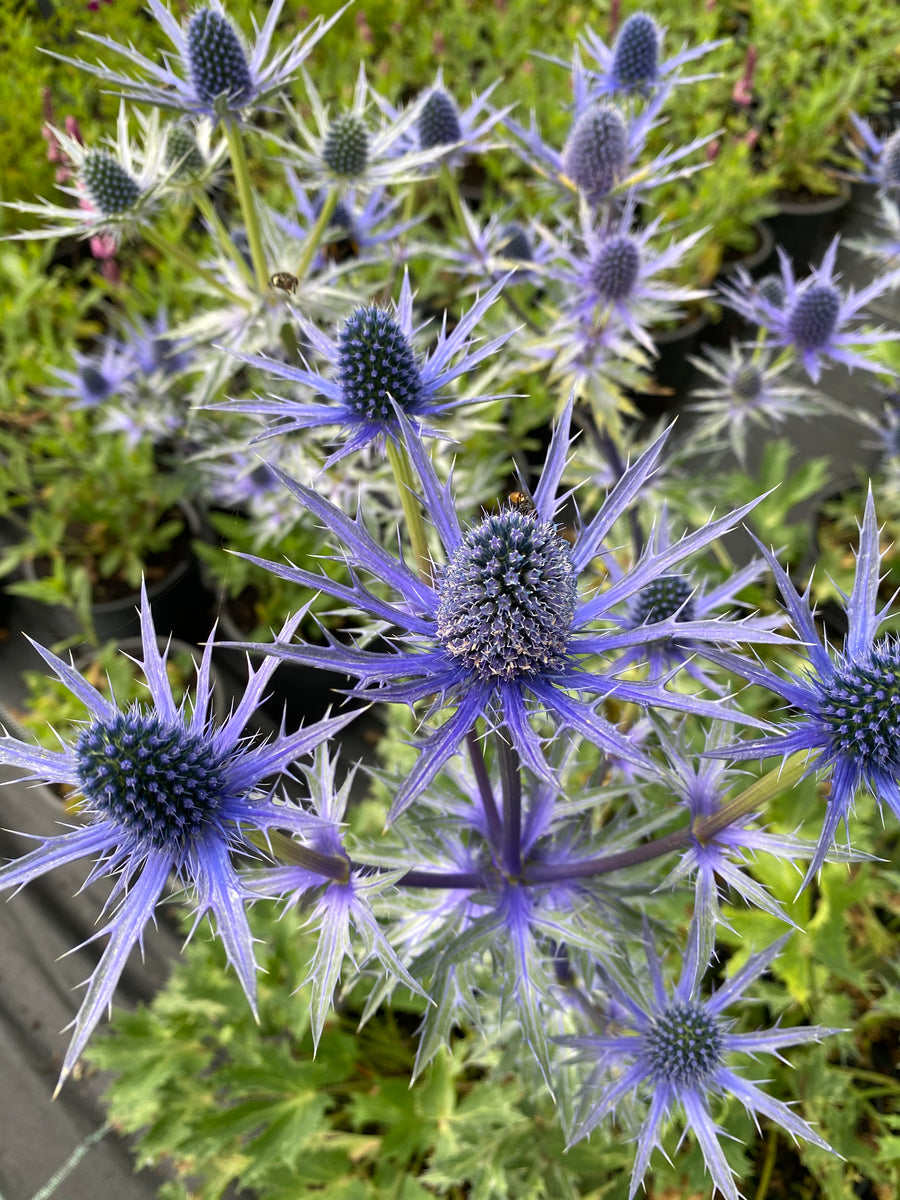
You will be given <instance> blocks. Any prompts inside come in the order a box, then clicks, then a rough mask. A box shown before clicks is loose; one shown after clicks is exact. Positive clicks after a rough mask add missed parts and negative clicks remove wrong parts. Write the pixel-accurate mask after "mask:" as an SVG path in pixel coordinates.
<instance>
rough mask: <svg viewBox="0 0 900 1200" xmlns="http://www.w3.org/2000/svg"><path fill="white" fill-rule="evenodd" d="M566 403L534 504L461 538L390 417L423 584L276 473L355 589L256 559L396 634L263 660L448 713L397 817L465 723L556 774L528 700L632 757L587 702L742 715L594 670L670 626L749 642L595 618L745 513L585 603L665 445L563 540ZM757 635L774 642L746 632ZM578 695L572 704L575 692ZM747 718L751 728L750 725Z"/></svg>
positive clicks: (423, 753)
mask: <svg viewBox="0 0 900 1200" xmlns="http://www.w3.org/2000/svg"><path fill="white" fill-rule="evenodd" d="M570 417H571V405H568V406H567V408H566V410H565V413H564V416H563V418H562V420H561V421H560V423H559V425H558V426H557V428H556V430H555V431H554V435H553V439H552V443H551V446H550V449H549V452H548V459H547V463H546V465H545V468H544V473H543V477H542V479H541V482H540V484H539V486H538V488H537V489H536V490H535V494H534V510H533V512H532V511H522V510H520V509H519V508H517V507H515V506H510V507H504V508H503V509H502V510H501V511H500V512H499V513H494V514H488V515H487V516H484V517H483V518H482V519H481V520H480V521H478V522H476V523H475V524H474V525H472V526H471V527H470V528H469V529H468V530H465V531H464V530H463V529H462V528H461V526H460V522H459V517H458V515H457V510H456V505H455V503H454V501H453V498H452V496H451V493H450V489H449V487H444V486H442V485H441V484H440V482H439V481H438V479H437V477H436V475H435V472H434V468H433V467H432V465H431V460H430V458H429V456H428V454H427V453H426V451H425V448H424V446H423V444H422V443H421V441H420V440H419V438H418V437H417V436H416V434H415V432H414V430H413V429H412V428H411V427H410V425H409V423H408V422H407V421H406V420H405V418H403V417H402V415H400V416H398V421H399V422H400V425H401V428H403V430H404V442H405V445H406V447H407V449H408V451H409V453H410V455H411V456H412V458H413V461H414V464H415V469H416V471H417V473H418V475H419V478H420V481H421V484H422V499H423V502H424V506H425V509H426V512H427V513H428V516H429V517H430V519H431V521H432V522H433V523H434V526H435V529H436V531H437V533H438V535H439V537H440V541H441V545H442V549H443V562H442V563H441V565H440V566H438V567H437V569H436V573H435V578H434V582H433V583H426V582H424V581H423V580H421V579H420V578H419V577H418V576H417V575H416V574H414V573H413V572H412V571H411V570H410V568H409V567H408V566H407V565H406V563H405V562H404V561H403V560H402V558H401V559H395V558H394V557H393V556H392V555H390V554H388V553H387V552H386V551H385V549H384V548H383V546H381V545H380V544H379V543H378V542H376V541H375V540H374V539H373V538H372V537H371V535H370V534H369V533H368V532H367V531H366V530H365V528H364V526H363V524H362V521H361V520H359V519H358V520H352V519H350V518H349V517H347V516H345V514H344V513H342V512H341V511H340V510H339V509H337V508H335V507H334V506H333V505H331V504H329V503H328V502H327V501H325V500H323V499H322V498H321V497H320V496H319V495H318V494H317V493H316V492H315V491H313V490H312V489H310V488H306V487H302V486H301V485H299V484H296V483H294V482H293V481H292V480H290V479H287V478H285V484H286V486H287V487H288V488H289V489H290V491H291V493H292V495H293V496H295V497H296V499H297V500H298V501H299V502H300V503H301V504H302V505H304V507H306V508H307V509H309V511H310V512H312V513H313V514H315V515H316V516H317V517H319V518H320V519H321V521H322V522H323V524H325V525H326V526H327V527H328V528H329V529H330V530H331V531H332V533H334V534H335V535H336V536H337V537H338V538H339V539H340V541H341V542H343V543H344V547H345V549H344V554H345V557H346V560H347V562H348V565H349V566H350V567H351V569H352V571H353V574H354V582H353V586H352V587H345V586H343V585H339V584H335V583H333V582H331V581H330V580H328V579H326V578H325V577H324V576H321V575H319V574H316V573H314V572H310V571H306V570H302V569H300V568H298V567H292V566H285V565H280V564H278V563H271V562H264V561H262V560H259V559H252V561H255V562H257V563H259V565H262V566H265V567H266V568H267V569H268V570H271V571H274V572H275V573H276V574H278V575H281V576H282V577H283V578H286V579H290V580H294V581H295V582H298V583H301V584H303V585H304V586H307V587H312V588H314V589H316V590H318V589H321V590H323V591H324V592H326V593H327V594H330V595H333V596H335V597H336V598H338V599H340V600H343V601H345V602H348V603H349V604H351V605H352V606H353V607H355V608H357V609H360V610H362V611H364V612H367V613H369V614H371V615H372V616H375V617H376V618H377V619H379V620H383V621H386V622H387V623H388V625H389V626H391V627H393V628H394V629H395V630H396V631H397V634H396V636H397V638H398V640H399V641H400V647H399V648H398V649H397V650H396V651H392V652H387V653H376V652H373V651H369V650H357V649H355V648H348V647H345V646H340V645H336V644H332V645H329V646H326V647H314V646H305V645H302V644H293V645H290V644H279V643H275V644H273V645H272V646H269V647H268V648H267V650H268V651H269V652H271V653H276V654H280V655H282V656H283V657H285V658H287V659H296V660H297V661H299V662H311V663H321V664H323V665H324V664H326V663H327V664H330V665H331V666H333V667H334V668H335V669H337V670H341V671H344V672H346V673H347V674H349V675H351V676H354V677H356V678H358V679H359V680H360V681H361V682H362V688H361V689H360V694H368V693H369V692H375V693H377V694H378V695H379V697H380V698H382V699H385V700H389V701H398V702H400V703H408V704H410V705H413V704H415V703H416V702H417V701H419V700H425V699H427V698H430V699H431V700H432V701H433V704H434V708H435V710H437V709H439V708H443V707H445V706H447V705H454V706H455V711H454V712H453V714H452V716H450V717H449V718H448V719H447V720H446V721H445V722H444V723H443V724H442V725H441V726H439V727H438V728H436V729H434V730H433V731H432V732H431V733H430V734H429V735H428V736H427V738H426V739H425V740H424V741H423V742H421V743H420V754H419V758H418V761H417V763H416V765H415V767H414V768H413V770H412V771H411V772H410V773H409V775H408V776H407V778H406V779H405V780H404V781H403V783H402V784H401V786H400V788H399V790H398V792H397V795H396V798H395V803H394V807H393V815H396V814H397V813H399V812H400V811H402V809H404V808H405V807H406V806H407V805H408V804H409V803H410V802H411V801H412V800H413V798H414V797H415V796H416V795H417V794H418V792H419V791H421V789H422V788H424V787H425V786H426V785H427V784H428V783H429V782H430V781H431V779H433V778H434V776H435V775H436V774H437V772H438V771H439V770H440V768H441V766H442V765H443V764H444V763H445V762H446V761H447V760H448V759H449V758H451V757H452V756H453V755H454V754H455V753H456V752H457V749H458V747H459V745H460V742H461V741H462V739H463V738H464V737H465V736H466V735H467V734H468V733H469V732H470V731H471V730H472V729H473V728H474V726H475V723H476V721H477V720H478V719H479V718H481V717H486V718H487V719H488V721H489V723H490V724H491V725H495V726H500V725H502V726H505V728H506V729H507V730H508V734H509V738H510V741H511V742H512V744H513V745H514V746H515V747H516V749H517V751H518V753H519V755H520V757H521V759H522V761H523V762H524V764H525V765H526V766H527V767H528V768H529V770H531V771H532V772H533V773H534V774H535V775H537V776H539V777H541V778H544V779H548V778H551V779H552V773H550V772H549V768H548V766H547V762H546V759H545V757H544V753H543V749H542V739H541V738H540V737H539V735H538V734H537V732H536V731H535V730H534V729H533V728H532V726H531V723H530V704H529V701H533V702H534V704H536V706H537V707H538V708H539V709H540V710H541V711H542V712H544V713H545V714H546V715H547V716H549V717H550V718H551V719H553V720H554V722H555V723H556V724H557V725H558V726H559V727H562V728H566V729H570V730H573V731H576V732H578V733H580V734H582V735H583V736H584V737H586V738H587V739H588V740H589V741H591V742H593V743H594V744H596V745H598V746H600V747H602V748H603V749H605V750H607V751H608V752H609V753H612V754H616V755H618V756H619V757H621V758H622V759H624V760H626V761H635V760H636V759H637V760H639V761H642V756H641V755H640V754H639V753H638V752H636V751H635V749H634V748H633V746H632V745H631V744H630V742H629V741H628V739H627V737H625V736H623V735H622V734H621V733H620V732H619V731H618V730H617V729H616V728H615V727H614V726H613V725H612V724H611V723H610V722H609V721H607V720H606V719H605V717H603V716H602V715H600V714H599V713H598V712H597V711H596V705H597V701H598V700H599V699H601V698H602V697H605V696H609V695H613V694H615V695H616V697H617V698H619V699H621V700H625V701H627V700H632V701H634V702H635V703H637V704H639V705H641V706H642V707H647V706H648V705H662V706H664V707H672V708H677V709H682V710H685V711H689V712H695V713H698V714H707V715H712V716H717V717H719V718H724V719H735V718H736V719H739V720H744V719H745V718H743V717H740V716H738V715H737V714H734V713H732V712H731V711H730V710H729V709H728V708H727V707H725V706H724V705H723V704H721V703H718V702H707V701H703V700H699V699H697V698H695V697H692V696H686V695H682V694H679V693H677V692H674V691H670V690H668V689H667V688H666V687H665V686H664V682H665V681H662V682H660V681H655V682H652V681H651V682H640V683H632V682H630V681H625V680H621V679H619V678H614V677H613V671H614V670H615V668H614V667H612V668H611V669H610V671H609V673H608V674H607V673H605V672H603V671H601V670H599V669H598V667H597V661H598V660H597V656H604V657H606V658H607V660H608V659H609V657H610V656H611V655H612V654H613V652H616V651H620V650H622V649H624V648H625V647H628V646H633V645H638V644H641V645H643V644H646V643H649V642H651V641H653V640H654V639H655V638H658V637H660V636H668V635H669V634H671V633H674V632H676V631H677V632H679V633H681V634H682V635H683V636H685V637H697V638H699V639H702V640H705V639H707V638H708V639H710V640H712V641H714V642H717V641H721V642H722V643H723V644H729V643H734V642H739V641H742V640H743V639H744V638H745V637H746V636H747V635H746V632H745V631H744V629H743V628H742V626H741V625H740V624H734V625H733V624H730V623H727V622H723V621H695V622H686V623H684V624H682V625H681V626H680V628H677V629H676V626H675V622H674V621H672V620H670V621H668V622H665V621H664V622H660V623H659V624H658V625H654V626H641V627H639V628H636V629H633V630H625V631H609V632H606V631H601V630H598V628H597V622H598V621H607V620H610V619H614V618H612V614H613V613H614V612H615V610H616V608H617V607H618V606H619V605H620V604H622V603H623V602H625V601H627V600H628V599H630V598H631V597H632V596H634V595H635V594H636V593H637V592H639V591H640V590H641V588H642V587H644V586H645V585H646V584H647V583H649V582H650V581H651V580H652V579H654V578H656V577H658V576H659V575H661V574H664V573H666V572H667V571H669V570H670V569H671V568H672V567H673V566H674V565H675V564H676V563H678V562H681V561H683V560H684V559H685V558H687V557H688V556H689V555H691V554H692V553H694V552H695V551H697V550H699V549H701V548H702V547H703V546H705V545H707V544H708V543H709V542H711V541H712V540H713V539H714V538H716V537H717V536H718V535H719V534H720V533H723V532H724V531H725V530H726V529H728V528H730V527H731V526H732V525H734V524H735V523H737V522H738V521H740V520H741V518H742V517H743V516H744V515H745V514H746V513H747V512H749V511H750V508H752V507H753V505H752V504H750V505H747V506H745V507H743V508H741V509H739V510H737V511H736V512H734V513H731V514H729V515H728V516H726V517H722V518H719V519H718V520H716V521H712V522H710V523H709V524H708V525H707V526H705V527H704V528H703V529H701V530H699V531H697V532H696V533H694V534H692V535H690V536H689V537H685V538H683V539H682V540H681V541H680V542H677V543H676V544H675V545H673V546H670V547H669V548H668V549H667V550H665V551H662V552H660V553H658V554H648V555H646V556H645V557H644V558H643V559H642V560H641V561H640V562H639V563H638V564H636V566H635V567H634V568H633V569H632V570H631V571H630V572H629V573H628V574H627V575H626V576H624V577H623V578H622V579H621V580H619V581H618V582H616V583H614V584H613V585H612V586H611V587H610V588H608V589H606V590H604V591H602V592H600V593H597V594H594V595H591V596H590V597H589V598H586V599H582V598H581V597H580V596H579V593H578V579H579V576H580V575H581V573H582V572H583V571H584V570H585V568H586V567H587V566H588V564H589V563H590V562H591V560H592V559H593V558H594V557H595V556H596V555H597V554H599V553H600V552H601V550H602V549H603V545H604V538H605V537H606V536H607V535H608V534H609V533H610V531H611V529H612V527H613V525H615V524H616V522H617V521H618V520H619V518H620V517H621V516H622V514H623V513H624V512H625V511H626V510H627V508H628V507H629V506H630V504H631V503H632V501H633V500H634V498H635V497H636V496H637V495H638V494H639V493H640V490H641V487H642V485H643V483H644V481H645V480H646V479H647V478H648V477H649V476H650V475H651V474H652V473H653V469H654V467H655V465H656V462H657V460H658V459H659V456H660V454H661V453H662V449H663V443H664V441H665V438H661V439H660V440H659V441H658V442H657V443H656V444H655V445H654V446H653V447H652V448H651V450H650V451H649V452H648V453H647V454H645V455H644V456H643V457H642V458H641V459H640V460H639V461H638V462H637V463H635V464H634V466H633V467H632V468H631V469H630V470H629V471H627V472H626V473H625V475H624V476H623V478H622V479H621V480H620V482H619V484H618V485H617V486H616V487H615V488H614V489H613V491H612V492H611V493H610V495H609V496H608V497H607V500H606V503H605V504H604V505H603V506H602V508H601V509H600V511H599V512H598V513H597V515H596V516H595V517H594V518H593V520H592V521H591V522H590V523H589V524H588V525H587V526H586V527H584V528H582V529H580V531H579V533H578V536H577V538H576V539H575V541H574V544H572V545H570V544H569V542H568V541H567V540H566V539H564V538H563V537H562V536H561V535H560V531H559V528H558V527H557V525H556V523H555V514H556V511H557V506H558V503H559V501H558V499H557V495H556V493H557V488H558V486H559V481H560V478H561V474H562V470H563V467H564V465H565V460H566V454H567V451H568V446H569V436H568V431H569V421H570ZM357 571H364V572H366V573H367V574H369V575H371V576H374V577H375V578H376V579H377V580H379V581H382V583H383V584H386V585H387V586H388V588H389V589H390V591H391V592H393V593H394V595H395V597H396V599H395V600H393V601H387V600H384V599H382V598H381V590H380V589H379V593H378V594H377V595H376V594H375V592H374V591H370V590H369V589H368V588H367V587H365V586H364V585H363V583H362V582H361V581H357V578H356V573H357ZM752 637H753V639H754V640H761V641H779V640H781V639H779V638H778V637H777V636H776V635H773V634H769V633H765V632H758V631H753V633H752ZM572 693H576V694H577V695H572ZM746 719H747V720H750V723H754V722H753V721H752V719H750V718H746Z"/></svg>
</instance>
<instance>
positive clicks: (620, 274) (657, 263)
mask: <svg viewBox="0 0 900 1200" xmlns="http://www.w3.org/2000/svg"><path fill="white" fill-rule="evenodd" d="M634 214H635V198H634V195H630V196H629V197H628V198H627V200H626V202H625V204H624V205H623V207H622V210H621V212H619V213H608V214H606V215H605V217H604V218H603V219H602V220H601V221H599V222H598V221H597V219H596V216H595V214H594V213H593V212H592V211H591V209H590V208H589V207H588V206H587V205H586V204H583V205H582V206H581V213H580V221H579V225H578V227H577V228H574V227H573V226H572V225H571V224H570V223H569V222H567V221H563V222H562V223H561V225H560V229H559V232H558V233H551V232H550V231H549V230H545V231H543V238H542V242H543V245H544V247H545V257H546V260H547V265H546V269H545V271H544V272H543V274H544V275H545V276H546V277H547V278H549V279H552V280H553V281H554V282H556V283H559V284H561V285H562V288H563V295H564V297H565V299H564V300H563V301H562V302H561V309H562V310H563V312H564V313H566V314H567V315H570V316H572V317H573V318H574V319H575V320H576V321H577V322H578V323H579V324H582V325H584V326H587V327H590V328H591V329H592V330H595V331H598V330H600V329H601V328H606V330H608V332H607V334H606V336H607V340H609V339H610V338H611V337H614V336H615V335H616V334H617V333H621V331H622V329H624V330H625V331H626V332H627V333H628V334H630V335H631V337H633V338H634V340H635V341H636V342H638V343H639V344H640V345H641V346H643V347H644V349H645V350H647V351H648V352H649V353H650V354H654V353H655V347H654V343H653V339H652V337H651V336H650V334H649V333H648V332H647V329H648V327H649V326H651V325H654V324H658V323H659V322H660V321H662V320H664V319H666V318H670V317H673V316H677V315H678V313H679V312H680V311H681V310H680V309H679V307H678V306H679V305H681V304H684V303H687V302H688V301H690V300H699V299H702V297H704V296H707V295H709V293H708V292H706V291H703V290H702V289H698V288H689V287H679V286H678V285H676V284H673V283H667V282H665V280H664V279H661V278H659V276H660V275H662V274H663V273H664V272H666V271H671V270H672V268H673V267H676V266H677V265H678V264H679V263H680V262H681V260H682V259H683V257H684V255H685V254H687V252H688V251H689V250H690V249H691V247H692V246H694V245H695V244H696V243H697V241H698V240H699V239H700V238H701V237H703V235H704V233H705V232H706V229H700V230H697V231H696V232H695V233H692V234H690V235H689V236H688V237H686V238H683V239H682V240H681V241H675V240H674V239H670V240H669V244H668V245H667V246H662V245H660V243H661V241H662V237H661V234H662V232H663V230H662V229H661V223H662V221H661V218H660V217H657V218H656V219H655V220H653V221H650V222H649V223H648V224H646V225H644V226H643V227H641V228H635V225H634ZM565 352H566V351H565V350H563V353H565Z"/></svg>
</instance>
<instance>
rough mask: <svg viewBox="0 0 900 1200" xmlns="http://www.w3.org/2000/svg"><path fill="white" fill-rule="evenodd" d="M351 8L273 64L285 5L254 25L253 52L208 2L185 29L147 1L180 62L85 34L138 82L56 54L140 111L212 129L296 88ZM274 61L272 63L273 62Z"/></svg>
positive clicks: (214, 0) (277, 1)
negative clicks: (154, 110)
mask: <svg viewBox="0 0 900 1200" xmlns="http://www.w3.org/2000/svg"><path fill="white" fill-rule="evenodd" d="M347 7H348V6H347V5H345V6H344V8H341V9H339V10H338V11H337V12H336V13H335V14H334V16H333V17H330V18H329V19H328V20H327V21H326V20H325V19H324V18H323V17H316V19H315V20H314V21H313V22H312V23H311V24H310V25H308V26H307V27H306V29H303V30H301V31H300V32H299V33H297V34H295V36H294V37H293V38H292V39H291V40H290V41H289V42H288V43H287V45H284V46H282V48H281V49H280V50H278V51H277V52H276V53H274V54H272V55H271V56H270V50H271V48H272V41H273V38H274V35H275V29H276V26H277V24H278V20H279V18H280V16H281V10H282V9H283V8H284V0H272V3H271V4H270V5H269V10H268V14H267V16H266V19H265V21H264V23H263V26H262V28H261V29H260V28H259V26H258V25H257V24H256V21H255V20H254V21H253V42H252V45H251V46H249V47H248V46H247V44H246V43H245V41H244V39H243V37H242V35H241V34H240V33H239V32H238V30H237V29H236V28H235V26H234V25H233V24H232V22H231V19H230V18H229V17H228V15H227V13H226V11H225V8H224V5H223V4H222V0H209V3H206V4H202V5H200V6H199V7H198V8H195V9H194V11H193V12H192V13H191V15H190V16H189V17H188V19H187V21H186V22H185V23H183V24H182V23H179V21H178V20H177V19H176V17H175V16H174V15H173V13H172V12H171V11H170V9H169V8H168V7H167V6H166V5H165V4H163V3H162V0H147V9H148V11H149V13H150V15H151V17H152V18H154V19H155V20H156V22H157V24H158V25H159V27H160V29H162V31H163V33H165V35H166V36H167V37H168V38H169V40H170V41H171V43H172V45H173V47H174V49H175V54H174V55H172V54H168V55H166V54H164V55H163V57H162V62H161V63H158V62H154V61H153V60H152V59H149V58H147V57H146V56H145V55H143V54H141V52H140V51H139V50H138V49H136V47H135V46H133V45H131V44H130V43H129V44H127V45H123V44H122V43H121V42H117V41H115V40H114V39H113V38H110V37H107V36H106V35H104V34H98V33H85V34H84V36H85V37H87V38H90V40H91V41H92V42H96V43H97V45H98V46H101V47H102V48H103V49H104V50H111V51H113V53H115V54H118V55H120V56H121V57H122V58H124V59H126V60H127V62H128V63H129V64H130V66H131V67H132V68H136V70H137V72H138V74H137V76H133V75H130V74H127V73H125V72H123V71H119V70H115V69H114V68H111V67H107V66H106V65H105V63H103V62H96V63H91V62H85V61H84V60H83V59H80V58H78V59H76V58H69V57H67V56H66V55H64V54H56V53H54V57H55V58H59V59H62V61H63V62H68V63H72V64H73V65H74V66H76V67H80V68H81V69H82V70H83V71H88V72H89V73H90V74H91V75H96V76H97V77H98V78H99V79H101V80H102V81H103V82H104V83H106V84H110V85H112V87H113V89H114V90H115V91H116V92H119V93H120V94H121V95H122V96H124V97H125V98H126V99H128V100H131V101H134V102H136V103H139V104H152V105H156V106H157V107H159V108H169V109H175V110H177V111H180V112H185V113H190V114H193V115H195V116H201V115H202V116H206V117H209V119H210V120H211V121H213V122H214V123H218V122H220V121H235V120H237V121H239V120H241V118H242V116H243V114H244V113H246V112H247V111H248V110H251V109H259V108H261V107H262V106H264V105H265V103H266V102H267V101H268V100H270V99H271V98H272V97H273V96H275V95H277V94H278V93H279V92H282V91H283V90H284V89H285V88H286V87H287V86H288V85H289V84H290V83H291V81H292V80H293V78H294V77H295V75H296V74H297V72H298V71H299V70H300V68H301V65H302V64H303V62H304V61H305V59H306V58H307V57H308V56H309V53H310V51H311V50H312V49H313V47H314V46H315V45H316V43H317V42H318V41H319V40H320V38H322V37H323V36H324V35H325V34H326V33H327V32H328V30H329V29H330V28H331V26H332V25H333V24H334V23H335V21H337V19H338V18H339V17H340V16H341V15H342V14H343V13H344V11H345V10H346V8H347ZM267 60H268V61H267Z"/></svg>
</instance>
